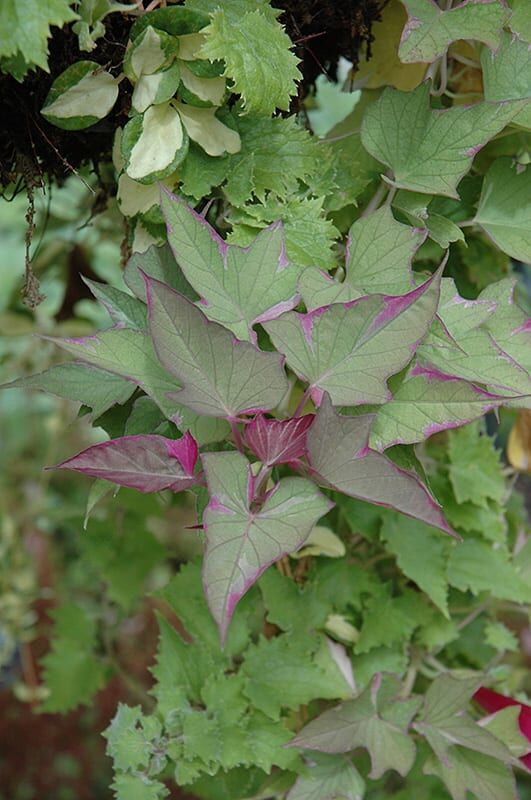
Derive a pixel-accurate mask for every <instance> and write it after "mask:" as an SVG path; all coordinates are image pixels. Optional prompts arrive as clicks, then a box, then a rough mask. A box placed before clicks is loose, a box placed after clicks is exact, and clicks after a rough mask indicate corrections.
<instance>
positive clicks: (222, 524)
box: [202, 452, 332, 640]
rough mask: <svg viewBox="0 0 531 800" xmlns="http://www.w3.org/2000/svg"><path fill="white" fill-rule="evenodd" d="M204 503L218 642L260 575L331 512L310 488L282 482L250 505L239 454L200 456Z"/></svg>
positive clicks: (207, 578) (247, 471) (208, 582)
mask: <svg viewBox="0 0 531 800" xmlns="http://www.w3.org/2000/svg"><path fill="white" fill-rule="evenodd" d="M202 462H203V467H204V470H205V474H206V478H207V483H208V489H209V492H210V502H209V504H208V506H207V508H206V510H205V512H204V515H203V525H204V529H205V535H206V553H205V559H204V564H203V582H204V586H205V592H206V596H207V601H208V605H209V608H210V611H211V612H212V616H213V617H214V619H215V620H216V623H217V625H218V627H219V630H220V633H221V638H222V640H224V638H225V635H226V633H227V628H228V625H229V622H230V619H231V617H232V614H233V611H234V608H235V606H236V604H237V602H238V600H239V599H240V598H241V597H242V595H244V594H245V592H246V591H247V590H248V589H249V588H250V587H251V586H252V585H253V583H254V582H255V581H256V580H257V579H258V577H259V576H260V575H261V574H262V572H263V571H264V570H265V569H266V568H267V567H268V566H269V565H270V564H272V563H273V562H275V561H278V559H279V558H282V556H284V555H286V553H291V552H293V551H294V550H297V549H298V548H299V547H300V546H301V545H302V544H304V542H305V540H306V539H307V537H308V535H309V533H310V531H311V530H312V528H313V526H314V525H315V523H316V522H317V520H318V519H319V518H320V517H322V516H323V514H326V513H327V511H329V510H330V508H331V507H332V503H330V501H329V500H327V499H326V498H325V497H324V496H323V495H322V494H321V493H320V492H319V490H318V489H317V487H316V486H315V484H313V483H311V482H310V481H308V480H306V479H304V478H283V479H282V480H281V481H280V482H279V483H277V484H276V486H275V487H274V488H273V489H272V490H271V491H270V492H268V494H267V495H266V498H265V500H264V501H263V502H262V503H260V504H259V505H255V504H256V503H257V502H258V500H257V498H255V496H254V493H255V486H254V479H253V475H252V472H251V465H250V463H249V462H248V461H247V459H246V458H245V456H243V455H242V454H241V453H236V452H232V453H206V454H205V455H203V456H202Z"/></svg>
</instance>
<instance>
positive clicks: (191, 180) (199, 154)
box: [179, 142, 229, 201]
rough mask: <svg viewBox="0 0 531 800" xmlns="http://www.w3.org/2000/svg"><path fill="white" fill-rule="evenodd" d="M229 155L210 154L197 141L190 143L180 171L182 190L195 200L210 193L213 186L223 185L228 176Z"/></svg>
mask: <svg viewBox="0 0 531 800" xmlns="http://www.w3.org/2000/svg"><path fill="white" fill-rule="evenodd" d="M228 170H229V159H228V157H227V156H209V155H208V154H207V153H205V151H204V150H203V148H202V147H199V146H198V145H196V144H195V142H191V143H190V149H189V150H188V155H187V156H186V158H185V160H184V161H183V163H182V165H181V167H180V169H179V172H180V177H181V181H182V182H181V187H180V188H181V191H182V193H183V194H184V195H186V196H188V197H191V198H192V199H193V200H196V201H197V200H200V199H201V198H202V197H205V196H206V195H208V194H210V191H211V189H212V187H213V186H221V184H222V183H223V182H224V180H225V179H226V178H227V176H228Z"/></svg>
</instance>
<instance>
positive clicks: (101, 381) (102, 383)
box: [1, 364, 135, 418]
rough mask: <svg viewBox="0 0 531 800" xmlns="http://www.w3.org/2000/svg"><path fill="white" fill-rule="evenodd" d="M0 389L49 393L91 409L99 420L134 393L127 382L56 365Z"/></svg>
mask: <svg viewBox="0 0 531 800" xmlns="http://www.w3.org/2000/svg"><path fill="white" fill-rule="evenodd" d="M1 388H3V389H8V388H11V389H17V388H20V389H39V390H41V391H43V392H50V393H51V394H55V395H57V396H58V397H64V398H65V399H66V400H73V401H74V402H77V403H82V404H83V405H85V406H88V407H89V408H91V409H92V414H93V417H94V418H97V417H99V416H101V414H103V413H104V411H107V409H109V408H111V406H113V405H115V404H116V403H118V404H122V403H125V402H127V400H129V398H130V397H131V395H132V394H133V392H134V391H135V385H134V383H132V382H131V381H129V380H126V379H125V378H121V377H120V376H119V375H112V374H111V373H109V372H106V371H104V370H100V369H97V368H95V367H89V366H87V365H85V364H57V365H56V366H54V367H50V368H49V369H47V370H45V371H44V372H39V373H38V374H37V375H29V376H28V377H26V378H18V379H17V380H16V381H12V382H11V383H7V384H4V385H3V386H2V387H1Z"/></svg>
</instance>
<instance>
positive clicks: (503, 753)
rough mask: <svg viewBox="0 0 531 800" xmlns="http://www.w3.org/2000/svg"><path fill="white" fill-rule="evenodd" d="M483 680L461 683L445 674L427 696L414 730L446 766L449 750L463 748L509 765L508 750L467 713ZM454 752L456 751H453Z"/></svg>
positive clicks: (434, 684)
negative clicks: (507, 762)
mask: <svg viewBox="0 0 531 800" xmlns="http://www.w3.org/2000/svg"><path fill="white" fill-rule="evenodd" d="M480 683H481V677H479V678H478V677H477V676H473V677H471V678H464V679H459V678H457V677H454V676H452V675H448V674H443V675H440V676H439V677H438V678H436V679H435V680H434V681H433V683H432V684H431V685H430V687H429V689H428V691H427V692H426V694H425V696H424V705H423V708H422V711H421V713H420V716H419V719H418V721H417V722H415V723H414V725H413V727H414V728H415V730H417V731H418V732H419V733H421V734H422V735H423V736H424V737H425V738H426V739H427V741H428V742H429V744H430V747H431V748H432V750H433V752H434V753H435V755H436V756H437V758H438V759H439V761H441V762H443V763H445V762H447V759H448V758H449V757H450V754H449V748H451V747H452V746H453V745H460V746H462V747H466V748H467V749H469V750H474V751H476V752H478V753H483V754H484V755H486V756H489V757H490V758H492V759H499V760H500V761H510V758H511V754H510V752H509V751H508V749H507V748H506V746H505V745H504V744H503V743H502V742H500V741H499V740H498V739H496V737H495V736H493V735H492V734H491V733H489V732H488V731H487V730H485V728H482V727H481V726H480V725H478V724H477V723H476V722H474V720H473V719H472V717H470V716H469V715H468V714H467V713H466V709H467V706H468V704H469V702H470V699H471V698H472V695H473V694H474V692H475V691H476V689H477V688H478V686H479V685H480ZM452 752H453V750H452Z"/></svg>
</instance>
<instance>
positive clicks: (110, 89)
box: [41, 61, 118, 131]
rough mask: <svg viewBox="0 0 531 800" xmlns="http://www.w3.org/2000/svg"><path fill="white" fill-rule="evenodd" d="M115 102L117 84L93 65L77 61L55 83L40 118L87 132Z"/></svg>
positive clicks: (69, 129) (59, 125) (109, 75)
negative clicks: (84, 129) (83, 129)
mask: <svg viewBox="0 0 531 800" xmlns="http://www.w3.org/2000/svg"><path fill="white" fill-rule="evenodd" d="M117 99H118V82H117V80H116V78H113V76H112V75H111V74H110V72H105V70H103V69H102V68H101V66H100V65H99V64H97V63H96V62H95V61H77V62H76V63H75V64H72V66H70V67H68V69H66V70H65V71H64V72H62V73H61V74H60V75H59V77H58V78H56V79H55V80H54V82H53V83H52V85H51V87H50V91H49V92H48V95H47V96H46V100H45V101H44V105H43V107H42V109H41V114H42V115H43V116H44V117H46V119H47V120H48V122H51V123H52V124H53V125H55V126H56V127H58V128H64V129H65V130H67V131H76V130H80V129H82V128H89V127H90V126H91V125H94V123H95V122H98V120H100V119H103V117H105V116H107V114H108V113H109V111H110V110H111V109H112V107H113V106H114V104H115V103H116V100H117Z"/></svg>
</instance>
